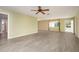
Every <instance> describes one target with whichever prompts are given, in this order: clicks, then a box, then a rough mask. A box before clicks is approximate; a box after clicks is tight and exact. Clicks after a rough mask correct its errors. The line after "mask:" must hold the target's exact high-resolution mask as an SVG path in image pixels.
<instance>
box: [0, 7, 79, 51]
mask: <svg viewBox="0 0 79 59" xmlns="http://www.w3.org/2000/svg"><path fill="white" fill-rule="evenodd" d="M0 52H79V6H0Z"/></svg>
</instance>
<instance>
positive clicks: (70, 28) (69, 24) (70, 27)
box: [65, 19, 74, 33]
mask: <svg viewBox="0 0 79 59" xmlns="http://www.w3.org/2000/svg"><path fill="white" fill-rule="evenodd" d="M65 32H72V33H74V20H73V19H71V20H65Z"/></svg>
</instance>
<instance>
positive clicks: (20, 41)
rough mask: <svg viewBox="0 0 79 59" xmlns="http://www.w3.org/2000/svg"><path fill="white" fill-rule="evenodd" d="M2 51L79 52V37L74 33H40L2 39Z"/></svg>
mask: <svg viewBox="0 0 79 59" xmlns="http://www.w3.org/2000/svg"><path fill="white" fill-rule="evenodd" d="M0 51H1V52H79V39H77V38H76V37H75V36H74V34H72V33H64V32H51V31H40V32H39V33H36V34H32V35H28V36H23V37H19V38H15V39H12V40H7V41H0Z"/></svg>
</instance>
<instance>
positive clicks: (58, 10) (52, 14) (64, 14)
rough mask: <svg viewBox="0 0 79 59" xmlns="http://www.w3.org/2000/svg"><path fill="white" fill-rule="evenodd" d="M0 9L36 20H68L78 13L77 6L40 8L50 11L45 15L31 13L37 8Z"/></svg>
mask: <svg viewBox="0 0 79 59" xmlns="http://www.w3.org/2000/svg"><path fill="white" fill-rule="evenodd" d="M0 8H2V9H8V10H12V11H15V12H19V13H22V14H26V15H29V16H33V17H37V18H38V19H51V18H53V19H54V18H68V17H73V16H75V15H76V14H77V13H78V12H79V7H78V6H42V8H44V9H50V11H46V12H45V13H46V14H45V15H43V14H41V13H39V14H35V13H36V12H35V11H31V10H32V9H37V6H0Z"/></svg>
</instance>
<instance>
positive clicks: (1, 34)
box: [0, 13, 8, 40]
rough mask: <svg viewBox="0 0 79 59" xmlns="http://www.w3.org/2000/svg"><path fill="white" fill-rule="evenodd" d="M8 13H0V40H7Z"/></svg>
mask: <svg viewBox="0 0 79 59" xmlns="http://www.w3.org/2000/svg"><path fill="white" fill-rule="evenodd" d="M7 25H8V15H6V14H2V13H0V40H7V37H8V35H7V33H8V32H7V28H8V26H7Z"/></svg>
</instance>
